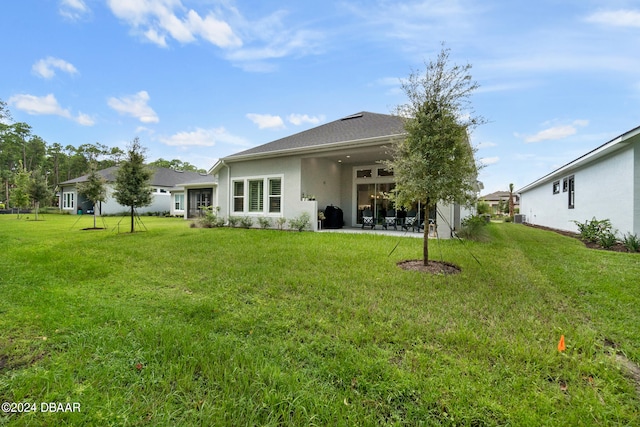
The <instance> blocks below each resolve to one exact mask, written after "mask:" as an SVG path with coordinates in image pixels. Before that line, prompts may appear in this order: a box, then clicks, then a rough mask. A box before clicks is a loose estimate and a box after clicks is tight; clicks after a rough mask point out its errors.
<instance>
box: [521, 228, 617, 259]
mask: <svg viewBox="0 0 640 427" xmlns="http://www.w3.org/2000/svg"><path fill="white" fill-rule="evenodd" d="M524 225H526V226H527V227H531V228H538V229H540V230H547V231H553V232H554V233H558V234H562V235H563V236H567V237H573V238H574V239H578V240H580V241H581V242H582V243H584V245H585V246H586V247H588V248H589V249H600V250H602V251H613V252H629V251H628V250H627V248H626V247H625V246H624V245H623V244H622V243H620V242H618V243H616V244H615V245H613V246H611V247H610V248H603V247H602V246H600V245H599V244H597V243H593V242H585V241H584V240H582V239H580V234H578V233H572V232H571V231H564V230H558V229H557V228H551V227H545V226H543V225H535V224H528V223H525V224H524Z"/></svg>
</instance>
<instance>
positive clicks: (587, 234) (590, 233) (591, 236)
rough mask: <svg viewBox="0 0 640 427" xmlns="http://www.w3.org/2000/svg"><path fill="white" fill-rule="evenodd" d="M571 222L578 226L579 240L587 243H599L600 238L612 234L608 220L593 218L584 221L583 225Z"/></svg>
mask: <svg viewBox="0 0 640 427" xmlns="http://www.w3.org/2000/svg"><path fill="white" fill-rule="evenodd" d="M573 222H574V223H575V224H576V225H577V226H578V232H579V233H580V239H582V240H585V241H587V242H592V243H599V241H600V238H601V237H602V236H605V235H607V234H610V233H613V231H612V226H611V221H609V220H608V219H603V220H597V219H596V218H595V217H593V219H592V220H591V221H585V222H584V223H582V222H579V221H573ZM614 238H615V236H614Z"/></svg>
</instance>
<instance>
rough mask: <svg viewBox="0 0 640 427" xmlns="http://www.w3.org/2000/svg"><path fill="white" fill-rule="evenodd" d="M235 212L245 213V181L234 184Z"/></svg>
mask: <svg viewBox="0 0 640 427" xmlns="http://www.w3.org/2000/svg"><path fill="white" fill-rule="evenodd" d="M233 211H234V212H243V211H244V181H234V182H233Z"/></svg>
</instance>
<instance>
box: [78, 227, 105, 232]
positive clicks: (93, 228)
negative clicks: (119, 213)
mask: <svg viewBox="0 0 640 427" xmlns="http://www.w3.org/2000/svg"><path fill="white" fill-rule="evenodd" d="M82 230H83V231H84V230H104V227H87V228H83V229H82Z"/></svg>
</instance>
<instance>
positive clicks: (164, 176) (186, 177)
mask: <svg viewBox="0 0 640 427" xmlns="http://www.w3.org/2000/svg"><path fill="white" fill-rule="evenodd" d="M152 169H153V170H154V171H155V173H154V174H153V177H152V178H151V185H157V186H159V187H174V186H176V185H181V184H185V183H200V182H203V183H204V182H212V181H214V180H215V178H214V177H213V176H212V175H206V174H201V173H198V172H187V171H184V172H181V171H175V170H173V169H169V168H157V167H152ZM117 172H118V166H111V167H109V168H106V169H101V170H99V171H98V174H99V175H101V176H102V177H103V178H104V179H105V180H106V181H107V182H115V180H116V173H117ZM88 176H89V175H88V174H87V175H82V176H80V177H78V178H74V179H70V180H68V181H64V182H61V183H60V185H69V184H77V183H79V182H85V181H86V180H87V177H88Z"/></svg>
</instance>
